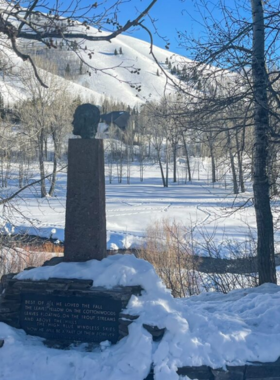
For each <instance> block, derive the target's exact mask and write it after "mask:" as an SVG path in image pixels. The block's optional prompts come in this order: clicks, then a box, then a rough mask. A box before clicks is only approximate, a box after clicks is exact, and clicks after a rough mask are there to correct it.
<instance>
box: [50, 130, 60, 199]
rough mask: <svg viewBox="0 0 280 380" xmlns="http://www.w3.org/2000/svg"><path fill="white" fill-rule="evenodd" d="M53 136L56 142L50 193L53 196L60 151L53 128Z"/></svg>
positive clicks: (54, 142)
mask: <svg viewBox="0 0 280 380" xmlns="http://www.w3.org/2000/svg"><path fill="white" fill-rule="evenodd" d="M52 136H53V144H54V156H53V172H52V177H51V178H52V179H51V187H50V191H49V194H50V196H51V197H52V196H53V194H54V189H55V185H56V175H57V153H58V147H57V140H56V131H55V130H53V132H52Z"/></svg>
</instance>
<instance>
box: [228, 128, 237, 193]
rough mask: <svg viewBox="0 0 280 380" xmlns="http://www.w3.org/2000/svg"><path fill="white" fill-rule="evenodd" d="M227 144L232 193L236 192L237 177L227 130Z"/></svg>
mask: <svg viewBox="0 0 280 380" xmlns="http://www.w3.org/2000/svg"><path fill="white" fill-rule="evenodd" d="M227 144H228V150H229V157H230V166H231V173H232V182H233V193H234V194H238V185H237V177H236V171H235V165H234V157H233V153H232V146H231V141H230V133H229V131H227Z"/></svg>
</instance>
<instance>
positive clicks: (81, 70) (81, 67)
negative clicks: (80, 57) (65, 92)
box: [79, 61, 83, 75]
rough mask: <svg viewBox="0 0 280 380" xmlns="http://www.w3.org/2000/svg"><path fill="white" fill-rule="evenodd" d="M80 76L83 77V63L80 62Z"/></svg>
mask: <svg viewBox="0 0 280 380" xmlns="http://www.w3.org/2000/svg"><path fill="white" fill-rule="evenodd" d="M79 74H80V75H83V61H80V68H79Z"/></svg>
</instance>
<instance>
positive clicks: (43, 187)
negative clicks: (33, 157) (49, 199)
mask: <svg viewBox="0 0 280 380" xmlns="http://www.w3.org/2000/svg"><path fill="white" fill-rule="evenodd" d="M38 145H39V168H40V177H41V198H44V197H45V196H46V195H47V190H46V184H45V166H44V134H43V131H42V130H41V131H40V134H39V144H38Z"/></svg>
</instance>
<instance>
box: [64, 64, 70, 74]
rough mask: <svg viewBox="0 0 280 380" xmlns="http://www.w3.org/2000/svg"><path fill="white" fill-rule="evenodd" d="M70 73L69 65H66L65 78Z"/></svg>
mask: <svg viewBox="0 0 280 380" xmlns="http://www.w3.org/2000/svg"><path fill="white" fill-rule="evenodd" d="M70 73H71V69H70V65H69V63H67V65H66V67H65V76H66V77H69V76H70Z"/></svg>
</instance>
